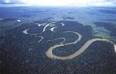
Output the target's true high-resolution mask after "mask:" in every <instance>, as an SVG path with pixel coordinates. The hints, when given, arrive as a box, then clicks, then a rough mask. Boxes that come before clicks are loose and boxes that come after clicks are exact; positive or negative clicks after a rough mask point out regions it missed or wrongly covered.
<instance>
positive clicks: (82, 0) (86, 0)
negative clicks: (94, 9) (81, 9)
mask: <svg viewBox="0 0 116 74" xmlns="http://www.w3.org/2000/svg"><path fill="white" fill-rule="evenodd" d="M115 3H116V0H0V4H1V5H3V4H4V5H11V4H15V5H16V4H18V5H22V4H23V5H38V6H79V5H98V6H99V5H115Z"/></svg>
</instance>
